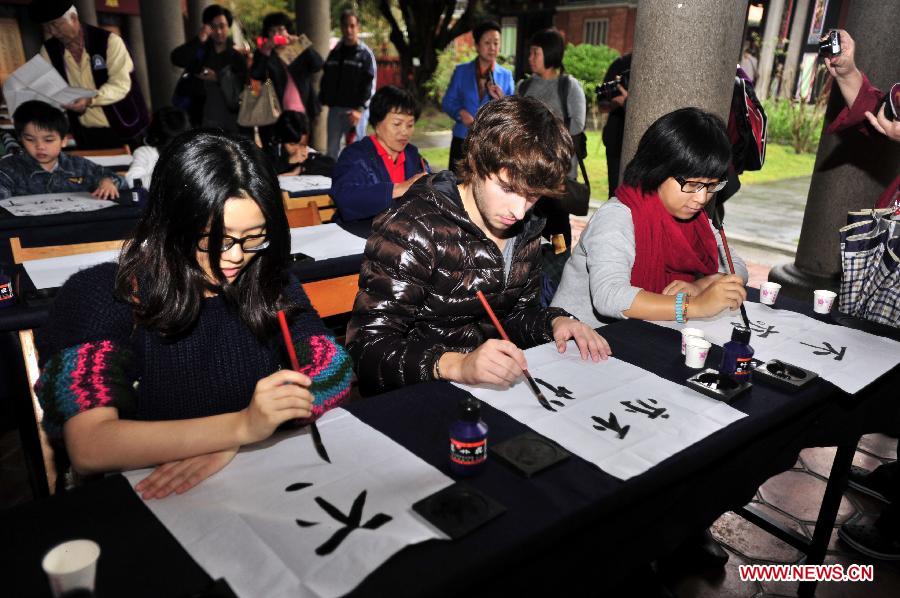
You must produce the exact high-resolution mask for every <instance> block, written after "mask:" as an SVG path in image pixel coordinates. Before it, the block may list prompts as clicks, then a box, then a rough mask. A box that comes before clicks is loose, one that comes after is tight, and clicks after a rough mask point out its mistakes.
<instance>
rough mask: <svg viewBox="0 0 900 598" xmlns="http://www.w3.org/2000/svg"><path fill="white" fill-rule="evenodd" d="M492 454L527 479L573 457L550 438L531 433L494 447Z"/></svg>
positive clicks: (492, 447)
mask: <svg viewBox="0 0 900 598" xmlns="http://www.w3.org/2000/svg"><path fill="white" fill-rule="evenodd" d="M490 452H491V453H492V454H493V455H494V456H495V457H497V459H498V460H500V461H503V462H504V463H506V464H507V465H509V466H510V467H512V468H513V469H514V470H516V471H517V472H519V473H521V474H522V475H524V476H525V477H526V478H530V477H531V476H533V475H534V474H536V473H539V472H541V471H544V470H545V469H547V468H548V467H550V466H551V465H556V464H557V463H561V462H562V461H565V460H566V459H568V458H569V457H570V456H571V453H570V452H569V451H567V450H566V449H564V448H563V447H561V446H559V445H558V444H556V443H555V442H553V441H552V440H550V439H549V438H544V437H543V436H541V435H540V434H538V433H536V432H531V431H529V432H525V433H524V434H519V435H518V436H516V437H514V438H510V439H509V440H507V441H505V442H501V443H500V444H495V445H492V446H491V448H490Z"/></svg>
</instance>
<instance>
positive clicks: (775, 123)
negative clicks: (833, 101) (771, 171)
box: [763, 99, 825, 154]
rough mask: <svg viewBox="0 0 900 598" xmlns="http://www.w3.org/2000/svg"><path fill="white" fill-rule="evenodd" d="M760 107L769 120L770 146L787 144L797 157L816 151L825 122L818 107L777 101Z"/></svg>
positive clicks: (822, 111)
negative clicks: (772, 144)
mask: <svg viewBox="0 0 900 598" xmlns="http://www.w3.org/2000/svg"><path fill="white" fill-rule="evenodd" d="M763 107H764V108H765V109H766V116H767V117H768V118H769V129H768V140H769V143H780V144H782V145H789V146H791V147H792V148H794V151H795V152H796V153H798V154H800V153H808V152H815V151H816V148H818V146H819V138H820V137H821V136H822V126H823V123H824V121H825V110H824V107H823V106H822V105H821V104H815V105H812V104H807V103H806V102H803V101H798V100H786V99H777V100H766V101H764V102H763Z"/></svg>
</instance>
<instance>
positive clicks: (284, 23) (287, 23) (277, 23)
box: [262, 12, 294, 37]
mask: <svg viewBox="0 0 900 598" xmlns="http://www.w3.org/2000/svg"><path fill="white" fill-rule="evenodd" d="M276 27H285V28H286V29H287V31H288V33H293V32H294V24H293V23H292V22H291V18H290V17H289V16H287V15H286V14H284V13H283V12H270V13H269V14H267V15H266V16H264V17H263V22H262V34H263V35H264V36H266V37H269V33H270V31H271V30H272V29H275V28H276Z"/></svg>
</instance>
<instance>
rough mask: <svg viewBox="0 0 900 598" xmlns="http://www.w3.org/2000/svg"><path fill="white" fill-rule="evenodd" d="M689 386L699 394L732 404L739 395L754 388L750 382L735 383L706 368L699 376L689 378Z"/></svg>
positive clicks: (716, 371)
mask: <svg viewBox="0 0 900 598" xmlns="http://www.w3.org/2000/svg"><path fill="white" fill-rule="evenodd" d="M687 385H688V386H689V387H691V388H693V389H694V390H696V391H697V392H700V393H703V394H705V395H706V396H708V397H711V398H713V399H716V400H717V401H722V402H724V403H731V402H732V401H734V399H735V398H737V396H738V395H740V394H741V393H742V392H744V391H745V390H747V389H748V388H750V387H751V386H753V385H752V384H750V383H749V382H740V383H738V382H735V381H734V380H732V379H731V378H729V377H728V376H722V375H721V374H719V371H718V370H714V369H712V368H706V369H705V370H703V371H702V372H700V373H699V374H695V375H693V376H691V377H690V378H688V379H687Z"/></svg>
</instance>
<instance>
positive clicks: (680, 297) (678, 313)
mask: <svg viewBox="0 0 900 598" xmlns="http://www.w3.org/2000/svg"><path fill="white" fill-rule="evenodd" d="M684 298H685V294H684V293H678V294H676V295H675V321H676V322H678V323H679V324H684Z"/></svg>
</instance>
